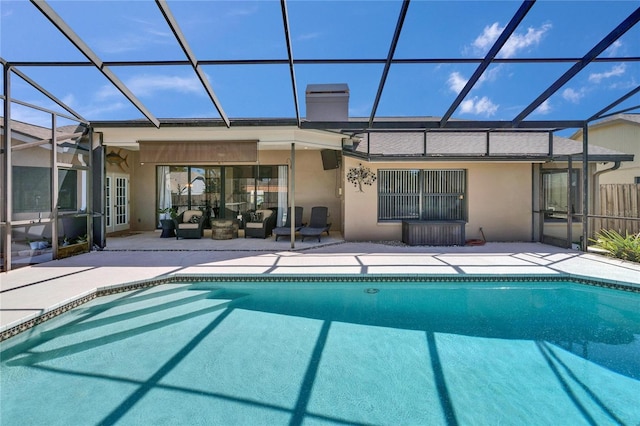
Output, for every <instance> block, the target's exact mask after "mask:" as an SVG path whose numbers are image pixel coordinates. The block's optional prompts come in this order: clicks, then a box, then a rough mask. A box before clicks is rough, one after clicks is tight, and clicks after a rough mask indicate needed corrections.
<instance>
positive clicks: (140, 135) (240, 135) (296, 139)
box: [94, 126, 342, 150]
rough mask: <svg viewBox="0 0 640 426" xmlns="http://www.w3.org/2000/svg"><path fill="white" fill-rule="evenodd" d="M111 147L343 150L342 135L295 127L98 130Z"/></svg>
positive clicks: (133, 148)
mask: <svg viewBox="0 0 640 426" xmlns="http://www.w3.org/2000/svg"><path fill="white" fill-rule="evenodd" d="M94 130H95V131H96V132H101V133H102V134H103V136H104V138H103V141H104V144H105V145H107V146H119V147H122V148H127V149H131V150H137V149H138V141H154V140H157V141H176V142H180V141H187V140H188V141H196V140H220V141H224V140H228V141H233V140H254V139H255V140H258V141H259V143H258V149H288V147H289V145H290V144H291V143H296V144H300V145H301V148H303V147H307V148H316V149H342V135H340V134H338V133H332V132H325V131H317V130H301V129H298V128H297V127H295V126H287V127H271V126H270V127H262V128H253V127H252V128H247V127H241V128H238V127H236V128H234V127H231V128H229V129H227V128H220V127H165V128H162V127H161V128H159V129H154V128H124V127H123V128H112V127H110V128H95V129H94Z"/></svg>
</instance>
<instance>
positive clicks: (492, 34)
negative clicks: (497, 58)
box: [472, 22, 504, 53]
mask: <svg viewBox="0 0 640 426" xmlns="http://www.w3.org/2000/svg"><path fill="white" fill-rule="evenodd" d="M502 30H504V27H501V26H500V25H499V24H498V23H497V22H494V23H493V24H492V25H491V26H488V27H484V31H482V34H480V35H479V36H478V37H477V38H476V39H475V40H474V41H473V43H472V45H473V47H474V48H476V50H477V51H479V52H484V53H486V52H487V51H488V50H489V49H490V48H491V46H493V43H495V41H496V40H497V39H498V37H500V34H501V33H502Z"/></svg>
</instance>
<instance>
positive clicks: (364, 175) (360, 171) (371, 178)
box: [347, 163, 376, 192]
mask: <svg viewBox="0 0 640 426" xmlns="http://www.w3.org/2000/svg"><path fill="white" fill-rule="evenodd" d="M347 180H348V181H349V183H352V184H353V186H355V187H356V188H358V192H364V191H363V190H362V185H367V186H371V185H373V182H375V181H376V175H375V173H373V172H372V171H371V169H370V168H368V167H364V166H363V165H362V163H360V164H359V165H358V167H351V168H350V169H349V173H347Z"/></svg>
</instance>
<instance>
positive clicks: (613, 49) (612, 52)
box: [604, 40, 622, 57]
mask: <svg viewBox="0 0 640 426" xmlns="http://www.w3.org/2000/svg"><path fill="white" fill-rule="evenodd" d="M620 49H622V42H621V41H620V40H616V41H614V42H613V43H611V46H609V47H608V48H607V50H605V51H604V54H605V55H607V56H608V57H612V56H616V55H617V54H618V51H620Z"/></svg>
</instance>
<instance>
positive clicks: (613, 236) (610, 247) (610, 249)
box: [591, 229, 640, 262]
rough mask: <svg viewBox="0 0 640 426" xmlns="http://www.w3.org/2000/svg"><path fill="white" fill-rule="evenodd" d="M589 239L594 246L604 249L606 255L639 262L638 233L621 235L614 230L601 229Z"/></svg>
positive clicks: (639, 245)
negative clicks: (593, 237)
mask: <svg viewBox="0 0 640 426" xmlns="http://www.w3.org/2000/svg"><path fill="white" fill-rule="evenodd" d="M591 241H593V242H594V243H595V247H596V248H599V249H602V250H605V251H606V252H607V255H608V256H611V257H615V258H617V259H622V260H630V261H632V262H640V233H638V234H627V235H626V237H623V236H622V235H620V233H618V232H616V231H611V230H606V229H603V230H601V231H600V232H598V233H597V234H596V238H595V239H592V240H591Z"/></svg>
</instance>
